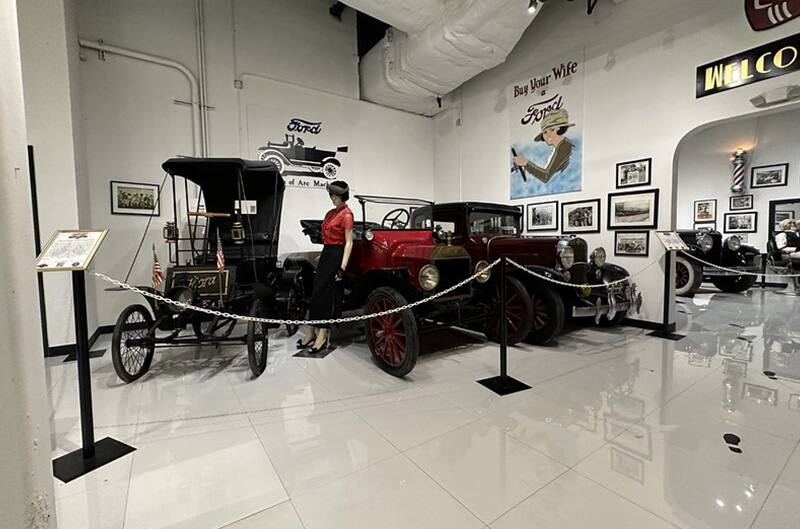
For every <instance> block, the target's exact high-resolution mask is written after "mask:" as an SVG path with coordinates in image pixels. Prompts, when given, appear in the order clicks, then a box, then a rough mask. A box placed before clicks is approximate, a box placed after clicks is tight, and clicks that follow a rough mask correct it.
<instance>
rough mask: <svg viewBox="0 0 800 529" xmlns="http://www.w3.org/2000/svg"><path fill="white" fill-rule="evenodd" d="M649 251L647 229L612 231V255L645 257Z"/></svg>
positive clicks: (648, 233)
mask: <svg viewBox="0 0 800 529" xmlns="http://www.w3.org/2000/svg"><path fill="white" fill-rule="evenodd" d="M649 253H650V232H649V231H618V232H616V233H614V255H617V256H627V257H647V256H648V254H649Z"/></svg>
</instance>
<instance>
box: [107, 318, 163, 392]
mask: <svg viewBox="0 0 800 529" xmlns="http://www.w3.org/2000/svg"><path fill="white" fill-rule="evenodd" d="M154 335H155V329H154V327H153V317H152V316H151V315H150V311H149V310H147V308H146V307H144V306H143V305H130V306H128V307H125V310H123V311H122V313H121V314H120V315H119V318H117V323H116V324H115V325H114V334H113V335H112V336H111V360H112V361H113V363H114V371H116V372H117V376H118V377H119V378H120V379H121V380H123V381H124V382H133V381H134V380H136V379H138V378H139V377H141V376H142V375H144V374H145V373H147V370H148V369H150V363H151V362H152V361H153V352H154V351H155V343H153V341H152V338H154ZM148 339H150V340H149V341H148Z"/></svg>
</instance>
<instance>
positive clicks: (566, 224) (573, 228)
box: [561, 198, 600, 234]
mask: <svg viewBox="0 0 800 529" xmlns="http://www.w3.org/2000/svg"><path fill="white" fill-rule="evenodd" d="M561 233H565V234H569V233H600V199H599V198H593V199H589V200H578V201H575V202H562V203H561Z"/></svg>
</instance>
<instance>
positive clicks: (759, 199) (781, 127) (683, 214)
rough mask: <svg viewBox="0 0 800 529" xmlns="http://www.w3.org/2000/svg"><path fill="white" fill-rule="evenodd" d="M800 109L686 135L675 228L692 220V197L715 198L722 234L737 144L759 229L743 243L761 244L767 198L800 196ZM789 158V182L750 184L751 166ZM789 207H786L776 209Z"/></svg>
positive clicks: (763, 245) (766, 224) (763, 244)
mask: <svg viewBox="0 0 800 529" xmlns="http://www.w3.org/2000/svg"><path fill="white" fill-rule="evenodd" d="M798 130H800V110H793V111H788V112H780V113H777V114H767V115H761V116H758V117H748V118H745V119H739V120H735V121H728V122H725V123H721V124H719V125H714V126H713V127H711V128H708V129H705V130H702V131H700V132H698V133H697V134H696V135H693V136H692V137H691V138H689V139H688V140H687V141H686V142H685V143H684V144H683V145H682V147H681V149H680V151H679V154H678V200H677V208H678V210H677V213H678V220H677V227H678V228H692V227H693V225H694V209H693V208H694V201H695V200H704V199H716V200H717V230H719V231H721V232H723V233H724V218H725V213H728V212H729V211H730V208H729V205H730V201H729V198H730V196H731V195H732V193H731V192H730V186H731V183H732V174H733V167H732V165H731V161H730V157H731V153H733V151H735V150H736V149H737V148H739V147H741V148H744V149H746V150H747V151H748V153H749V156H750V163H749V164H748V165H747V167H745V191H744V194H751V195H753V208H752V209H751V210H748V211H757V212H758V226H757V228H758V232H757V233H751V234H747V239H748V244H750V245H752V246H755V247H756V248H759V249H760V250H761V251H762V252H763V251H765V249H766V243H767V237H768V236H769V231H770V230H771V226H770V222H769V220H768V219H769V202H770V201H771V200H781V199H787V198H794V197H798V201H800V176H798V170H800V137H798ZM779 163H789V179H788V185H787V186H785V187H767V188H757V189H750V168H751V167H754V166H759V165H773V164H779ZM781 209H789V208H783V207H782V208H781Z"/></svg>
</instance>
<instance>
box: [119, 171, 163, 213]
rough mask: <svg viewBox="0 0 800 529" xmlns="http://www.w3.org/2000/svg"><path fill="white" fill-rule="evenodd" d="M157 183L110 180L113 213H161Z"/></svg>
mask: <svg viewBox="0 0 800 529" xmlns="http://www.w3.org/2000/svg"><path fill="white" fill-rule="evenodd" d="M158 195H159V186H158V184H143V183H138V182H120V181H116V180H112V181H111V213H112V214H113V215H147V216H150V215H152V216H154V217H158V216H159V215H161V205H160V204H159V201H158Z"/></svg>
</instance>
